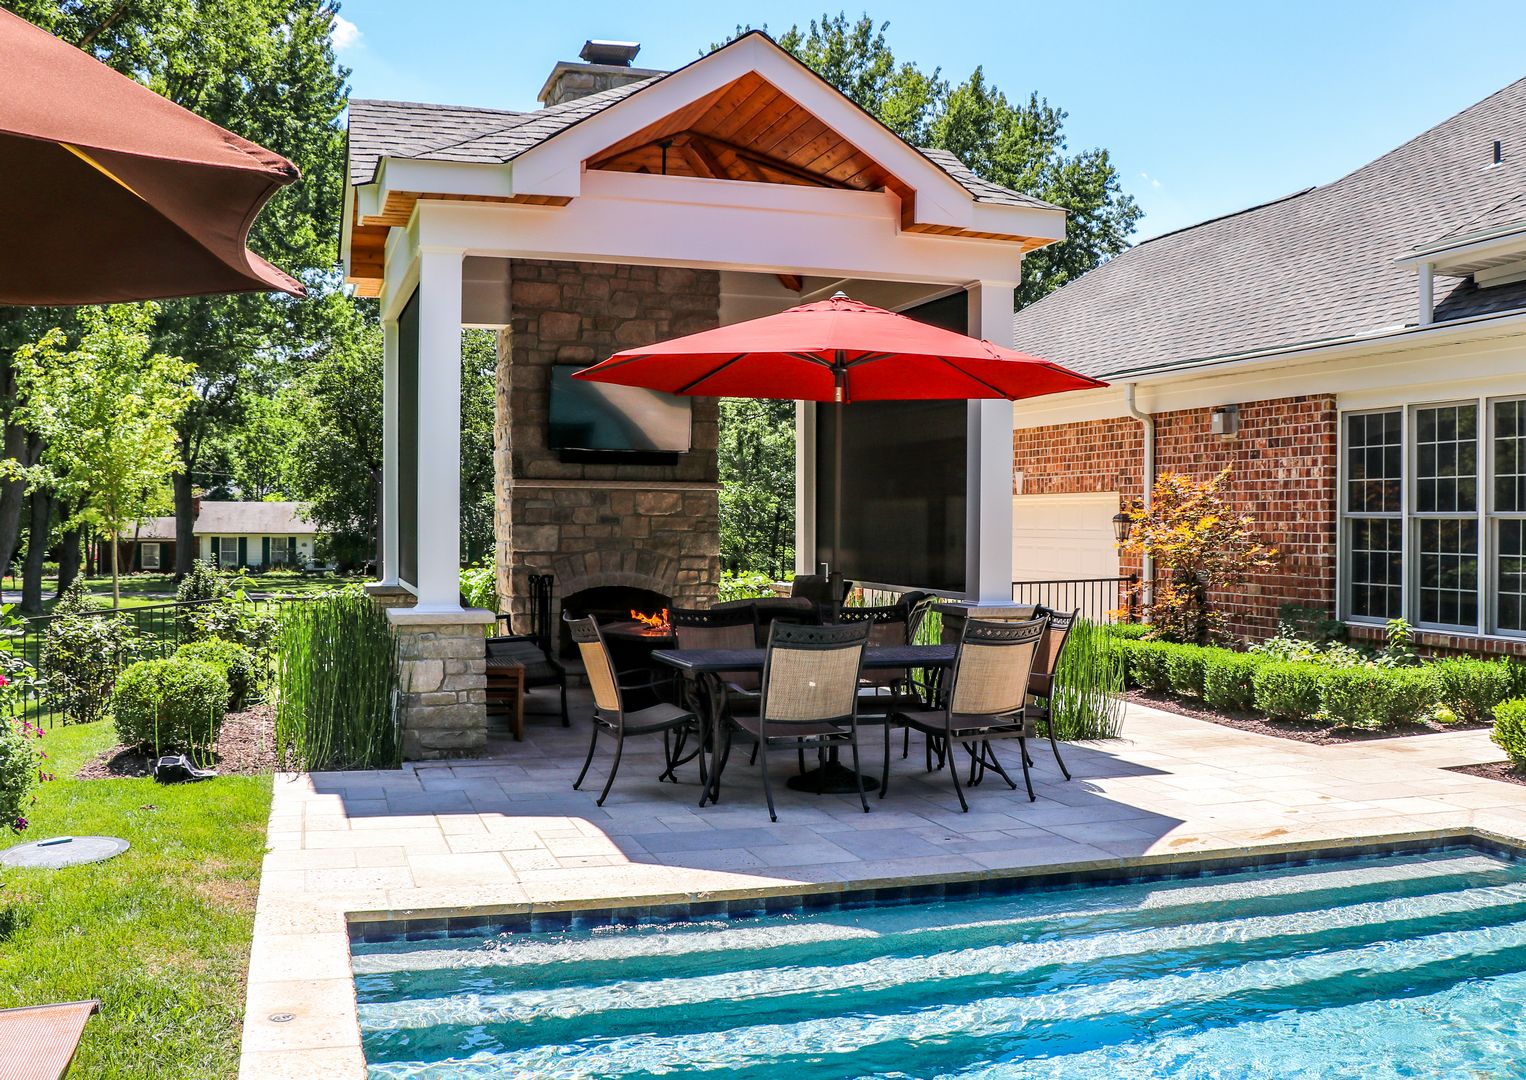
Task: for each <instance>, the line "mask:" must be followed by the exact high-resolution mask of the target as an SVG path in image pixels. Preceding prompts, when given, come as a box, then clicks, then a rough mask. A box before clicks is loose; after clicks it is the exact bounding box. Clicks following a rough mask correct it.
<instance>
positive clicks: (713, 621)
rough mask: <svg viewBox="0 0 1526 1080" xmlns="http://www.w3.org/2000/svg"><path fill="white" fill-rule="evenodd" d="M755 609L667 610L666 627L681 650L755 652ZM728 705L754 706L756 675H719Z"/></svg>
mask: <svg viewBox="0 0 1526 1080" xmlns="http://www.w3.org/2000/svg"><path fill="white" fill-rule="evenodd" d="M757 615H758V613H757V608H755V607H745V606H744V607H731V608H710V609H708V610H706V609H702V608H668V625H670V626H671V627H672V628H673V640H674V641H675V642H676V643H677V645H678V647H679V648H680V649H755V648H757V639H758V618H757ZM721 679H722V680H723V681H724V682H725V684H726V698H727V702H728V704H730V705H733V706H735V705H738V704H741V705H746V704H748V703H751V704H752V705H754V706H755V705H756V703H757V698H758V689H759V687H760V686H761V685H762V678H761V676H759V674H758V673H757V672H756V671H727V672H722V673H721Z"/></svg>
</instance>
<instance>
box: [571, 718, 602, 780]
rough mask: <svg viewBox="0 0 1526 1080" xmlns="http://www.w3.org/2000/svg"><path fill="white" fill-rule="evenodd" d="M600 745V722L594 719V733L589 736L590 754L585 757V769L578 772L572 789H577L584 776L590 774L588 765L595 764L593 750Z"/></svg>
mask: <svg viewBox="0 0 1526 1080" xmlns="http://www.w3.org/2000/svg"><path fill="white" fill-rule="evenodd" d="M598 745H599V724H598V721H594V725H593V733H592V734H591V735H589V737H588V756H587V757H586V758H584V759H583V771H582V772H580V773H578V778H577V779H576V780H574V781H573V782H572V790H573V791H576V790H578V788H580V787H582V785H583V778H584V777H585V776H587V775H588V766H590V765H592V764H593V752H594V750H595V749H596V748H597V747H598Z"/></svg>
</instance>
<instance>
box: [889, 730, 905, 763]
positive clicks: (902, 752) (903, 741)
mask: <svg viewBox="0 0 1526 1080" xmlns="http://www.w3.org/2000/svg"><path fill="white" fill-rule="evenodd" d="M885 737H886V738H887V739H888V738H889V737H890V736H889V735H886V736H885ZM909 757H911V726H910V725H907V727H906V730H905V731H904V732H903V733H902V734H901V760H902V761H905V760H906V759H907V758H909Z"/></svg>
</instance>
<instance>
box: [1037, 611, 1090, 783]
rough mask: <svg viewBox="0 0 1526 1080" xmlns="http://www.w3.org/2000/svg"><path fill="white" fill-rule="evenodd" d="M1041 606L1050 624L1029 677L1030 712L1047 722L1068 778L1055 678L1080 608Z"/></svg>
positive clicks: (1051, 744) (1046, 728)
mask: <svg viewBox="0 0 1526 1080" xmlns="http://www.w3.org/2000/svg"><path fill="white" fill-rule="evenodd" d="M1042 610H1044V611H1045V614H1046V615H1047V617H1048V619H1049V625H1048V627H1047V628H1046V629H1045V631H1044V637H1043V639H1042V640H1040V642H1039V647H1038V655H1037V656H1036V657H1034V660H1033V674H1032V675H1031V676H1030V677H1029V679H1028V710H1027V712H1028V717H1029V719H1031V720H1033V721H1034V722H1035V723H1036V724H1043V725H1044V734H1045V735H1047V736H1048V737H1049V749H1050V750H1052V751H1054V763H1055V764H1056V765H1058V766H1059V767H1060V772H1061V773H1063V774H1064V776H1065V779H1067V780H1069V779H1070V770H1069V769H1067V768H1066V767H1065V761H1064V759H1063V758H1061V757H1060V744H1059V742H1057V741H1056V740H1055V737H1054V689H1055V678H1056V676H1057V675H1058V674H1059V670H1060V657H1061V655H1062V654H1063V653H1064V652H1065V643H1066V642H1067V641H1069V640H1070V631H1071V628H1072V627H1073V626H1075V624H1076V619H1077V618H1078V617H1079V616H1080V614H1081V609H1080V608H1077V609H1076V610H1074V611H1071V612H1058V611H1048V610H1047V609H1042ZM1040 702H1042V703H1043V704H1040ZM1029 764H1032V762H1031V761H1030V762H1029Z"/></svg>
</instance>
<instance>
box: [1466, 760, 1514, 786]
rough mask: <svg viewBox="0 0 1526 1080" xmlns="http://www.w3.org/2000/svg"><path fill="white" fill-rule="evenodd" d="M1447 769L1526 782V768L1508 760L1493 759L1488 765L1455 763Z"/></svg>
mask: <svg viewBox="0 0 1526 1080" xmlns="http://www.w3.org/2000/svg"><path fill="white" fill-rule="evenodd" d="M1446 771H1447V772H1460V773H1467V774H1468V775H1469V776H1482V777H1483V778H1484V779H1486V780H1503V781H1505V783H1507V784H1526V769H1523V768H1521V767H1520V766H1519V765H1512V764H1510V762H1508V761H1491V762H1489V763H1488V764H1487V765H1453V766H1451V767H1450V768H1448V769H1447V770H1446Z"/></svg>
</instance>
